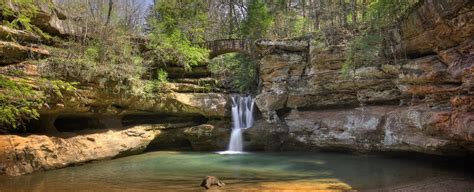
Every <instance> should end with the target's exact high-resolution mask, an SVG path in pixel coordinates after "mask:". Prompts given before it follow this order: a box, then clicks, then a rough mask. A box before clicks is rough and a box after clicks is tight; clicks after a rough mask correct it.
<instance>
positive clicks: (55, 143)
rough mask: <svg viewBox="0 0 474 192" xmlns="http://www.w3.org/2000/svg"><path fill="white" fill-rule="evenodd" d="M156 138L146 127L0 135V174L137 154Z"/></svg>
mask: <svg viewBox="0 0 474 192" xmlns="http://www.w3.org/2000/svg"><path fill="white" fill-rule="evenodd" d="M131 133H133V134H131ZM159 134H160V131H156V130H147V129H146V126H135V127H131V128H129V129H126V130H123V131H113V130H109V131H106V132H101V133H93V134H86V135H73V136H71V135H69V136H64V137H62V136H60V135H58V136H51V137H49V136H45V135H29V136H17V135H0V164H1V165H3V169H2V170H0V174H7V175H23V174H27V173H32V172H35V171H40V170H50V169H57V168H62V167H66V166H70V165H77V164H81V163H85V162H89V161H94V160H101V159H110V158H114V157H120V156H127V155H132V154H136V153H140V152H142V151H143V150H144V149H145V148H146V147H147V146H148V144H149V143H150V142H151V141H152V140H153V139H154V138H155V137H156V136H157V135H159Z"/></svg>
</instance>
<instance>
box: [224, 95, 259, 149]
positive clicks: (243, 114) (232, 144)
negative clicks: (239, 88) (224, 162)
mask: <svg viewBox="0 0 474 192" xmlns="http://www.w3.org/2000/svg"><path fill="white" fill-rule="evenodd" d="M254 103H255V102H254V99H253V98H252V97H251V96H244V97H243V96H240V95H233V96H232V133H231V134H230V141H229V147H228V148H227V151H224V152H221V154H234V153H242V152H243V145H242V129H247V128H250V127H251V126H252V124H253V109H254Z"/></svg>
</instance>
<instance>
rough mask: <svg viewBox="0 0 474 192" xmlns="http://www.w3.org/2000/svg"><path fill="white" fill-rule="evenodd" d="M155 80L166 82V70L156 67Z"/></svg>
mask: <svg viewBox="0 0 474 192" xmlns="http://www.w3.org/2000/svg"><path fill="white" fill-rule="evenodd" d="M156 80H157V81H158V82H161V83H167V82H168V72H166V71H165V70H163V69H158V70H157V71H156Z"/></svg>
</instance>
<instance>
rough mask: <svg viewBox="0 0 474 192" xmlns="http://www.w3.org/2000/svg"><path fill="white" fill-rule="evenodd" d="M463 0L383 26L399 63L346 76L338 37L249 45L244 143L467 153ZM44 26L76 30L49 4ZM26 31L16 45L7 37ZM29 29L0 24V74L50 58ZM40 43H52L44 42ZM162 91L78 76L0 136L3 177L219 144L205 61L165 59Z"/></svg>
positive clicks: (467, 23)
mask: <svg viewBox="0 0 474 192" xmlns="http://www.w3.org/2000/svg"><path fill="white" fill-rule="evenodd" d="M473 10H474V9H473V2H471V1H469V0H457V1H435V0H425V2H424V4H423V5H422V6H421V7H419V8H417V9H416V10H415V11H414V12H413V13H411V14H410V15H409V16H407V17H406V18H404V19H403V20H402V21H401V23H400V24H399V26H398V27H397V28H395V29H393V30H390V31H389V33H391V34H392V35H393V38H394V39H396V40H397V42H398V44H397V45H395V47H394V49H396V50H397V51H398V52H400V53H402V52H403V53H405V55H406V58H407V59H408V60H407V61H406V62H403V63H400V64H380V65H377V66H372V67H363V68H358V69H356V70H355V71H354V73H351V76H350V77H349V78H345V77H343V76H342V75H341V68H342V65H343V63H344V62H345V57H346V54H347V50H346V49H347V48H346V46H347V45H346V44H345V42H346V41H345V39H344V38H346V37H344V35H339V34H334V35H332V36H319V35H315V36H313V37H310V38H306V37H305V38H299V39H291V40H278V41H270V40H260V41H257V42H255V53H256V54H258V59H259V65H258V75H259V78H260V84H259V90H257V94H256V105H257V107H258V111H259V113H258V114H256V116H258V117H259V118H258V120H257V121H256V123H255V125H254V126H253V127H252V128H251V129H246V130H245V132H244V140H245V141H244V143H245V144H246V146H245V149H246V150H272V151H280V150H305V151H306V150H321V149H323V150H349V151H359V152H368V151H416V152H422V153H431V154H472V153H473V151H474V111H473V110H474V95H473V93H474V88H473V85H474V66H473V63H474V39H473V36H474V22H473V18H474V15H473V14H474V12H473ZM32 22H33V23H36V24H37V26H38V27H40V28H41V29H42V30H44V31H45V32H48V33H49V34H51V35H53V36H57V37H61V38H64V37H67V36H69V35H71V34H74V33H77V32H78V31H79V32H80V31H82V29H80V28H78V27H77V26H75V25H74V24H73V22H72V21H71V20H69V19H68V18H66V16H64V15H63V14H60V12H59V11H58V10H51V7H42V8H41V14H39V16H38V17H37V18H34V19H33V21H32ZM12 37H13V38H14V39H21V40H22V41H14V40H12ZM39 38H40V37H38V36H36V35H35V34H32V33H29V32H25V31H21V30H14V29H10V28H8V27H6V26H3V25H2V26H1V28H0V55H1V57H0V65H1V67H0V73H1V74H8V73H9V72H11V71H14V70H21V71H24V72H25V76H23V77H15V78H20V79H23V80H26V81H27V82H32V83H33V84H34V83H36V82H38V81H39V78H40V77H41V69H42V67H44V66H42V65H41V64H38V63H35V62H31V61H32V60H34V61H36V60H38V59H41V58H47V57H49V56H50V55H51V53H50V51H49V50H48V49H47V48H44V47H42V46H40V45H38V44H32V43H31V42H37V41H38V39H39ZM40 42H41V43H40V44H52V46H53V47H54V42H48V41H46V40H40ZM165 70H166V71H167V72H168V75H169V78H170V82H169V83H167V91H166V92H165V93H164V94H163V95H161V96H160V97H145V96H137V95H135V96H130V95H122V94H119V93H113V92H104V91H102V90H101V89H100V88H99V87H98V85H97V84H94V83H89V84H80V85H79V86H78V91H77V94H78V95H79V97H77V96H66V97H64V98H63V99H61V100H55V101H50V102H49V105H48V106H45V107H43V108H42V109H41V111H40V114H41V116H40V118H39V120H37V121H32V122H31V123H30V124H29V125H28V127H29V130H30V133H28V134H6V135H0V174H8V175H21V174H26V173H31V172H34V171H40V170H48V169H54V168H60V167H65V166H69V165H75V164H82V163H86V162H89V161H94V160H100V159H110V158H116V157H120V156H124V155H131V154H136V153H140V152H143V151H144V150H209V151H217V150H223V149H225V147H226V145H227V142H228V138H229V135H230V121H229V120H230V113H229V110H230V103H229V96H228V94H229V93H227V91H226V90H224V89H223V88H222V87H219V85H218V84H217V83H215V79H213V78H212V76H211V75H210V72H209V71H208V70H207V69H206V66H205V65H201V66H196V67H194V68H193V70H192V71H185V70H184V69H183V67H181V66H173V65H170V66H166V67H165Z"/></svg>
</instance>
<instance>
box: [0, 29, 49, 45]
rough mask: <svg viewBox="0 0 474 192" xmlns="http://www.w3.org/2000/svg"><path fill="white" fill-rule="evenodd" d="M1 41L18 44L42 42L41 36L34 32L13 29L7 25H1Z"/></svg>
mask: <svg viewBox="0 0 474 192" xmlns="http://www.w3.org/2000/svg"><path fill="white" fill-rule="evenodd" d="M0 39H1V40H7V41H17V42H38V41H40V40H42V39H41V37H40V36H38V35H36V34H34V33H32V32H29V31H24V30H16V29H12V28H9V27H7V26H5V25H0Z"/></svg>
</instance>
